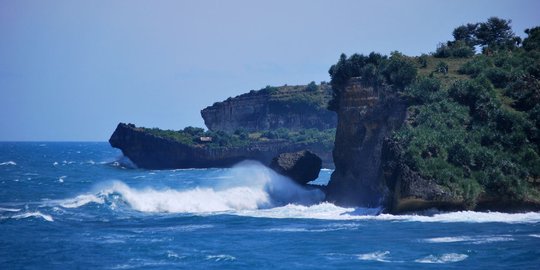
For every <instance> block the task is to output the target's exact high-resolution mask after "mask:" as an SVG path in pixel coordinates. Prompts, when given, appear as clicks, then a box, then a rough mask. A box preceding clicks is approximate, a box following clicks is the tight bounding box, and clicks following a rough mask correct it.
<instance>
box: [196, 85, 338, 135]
mask: <svg viewBox="0 0 540 270" xmlns="http://www.w3.org/2000/svg"><path fill="white" fill-rule="evenodd" d="M330 98H331V88H330V86H329V85H327V84H322V85H319V86H313V87H308V86H282V87H267V88H265V89H262V90H259V91H254V90H252V91H251V92H249V93H246V94H243V95H240V96H237V97H234V98H229V99H227V100H225V101H222V102H216V103H214V105H212V106H209V107H206V108H205V109H203V110H202V111H201V116H202V117H203V119H204V124H205V125H206V126H207V127H208V129H210V130H212V131H219V130H221V131H225V132H230V133H232V132H234V131H236V130H238V129H242V130H246V131H260V130H275V129H278V128H286V129H290V130H301V129H309V128H315V129H319V130H325V129H330V128H335V127H336V122H337V119H336V114H335V113H334V112H331V111H328V110H327V109H326V104H327V103H328V100H329V99H330Z"/></svg>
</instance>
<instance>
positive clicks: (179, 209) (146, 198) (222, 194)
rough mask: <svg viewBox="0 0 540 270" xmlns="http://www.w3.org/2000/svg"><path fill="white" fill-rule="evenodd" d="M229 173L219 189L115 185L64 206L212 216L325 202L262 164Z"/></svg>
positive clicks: (244, 165) (319, 194)
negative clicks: (104, 206) (105, 206)
mask: <svg viewBox="0 0 540 270" xmlns="http://www.w3.org/2000/svg"><path fill="white" fill-rule="evenodd" d="M229 173H230V174H231V175H230V177H228V178H230V179H228V180H227V181H223V182H221V183H220V184H218V185H217V186H215V187H196V188H193V189H187V190H176V189H163V190H157V189H153V188H144V189H136V188H132V187H130V186H128V185H127V184H125V183H123V182H120V181H114V182H111V183H108V184H105V187H104V188H102V189H101V190H100V191H99V192H97V193H95V194H83V195H79V196H77V197H75V198H72V199H67V200H63V201H61V202H60V206H62V207H65V208H77V207H81V206H84V205H87V204H89V203H97V204H103V203H107V202H110V203H111V205H114V206H116V203H115V201H114V200H115V199H117V198H119V199H120V200H121V201H123V202H125V203H127V204H128V205H129V206H130V207H131V208H132V209H134V210H137V211H141V212H166V213H212V212H227V211H241V210H256V209H266V208H271V207H275V206H280V205H285V204H288V203H294V204H298V205H302V204H306V205H309V204H314V203H318V202H320V201H321V200H322V199H324V194H323V193H322V192H321V191H320V190H317V189H305V188H303V187H300V186H298V185H297V184H295V183H294V182H292V181H291V180H290V179H288V178H286V177H283V176H281V175H278V174H276V173H274V172H273V171H271V170H270V169H268V168H266V167H264V166H262V165H260V164H259V163H254V162H243V163H241V164H239V165H238V166H236V167H234V168H233V169H232V170H230V172H229Z"/></svg>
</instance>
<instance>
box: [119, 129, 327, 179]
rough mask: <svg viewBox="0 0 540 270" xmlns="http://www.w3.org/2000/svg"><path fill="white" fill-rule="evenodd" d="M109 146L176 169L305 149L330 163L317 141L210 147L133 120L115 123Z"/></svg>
mask: <svg viewBox="0 0 540 270" xmlns="http://www.w3.org/2000/svg"><path fill="white" fill-rule="evenodd" d="M109 143H110V144H111V146H113V147H115V148H119V149H120V150H122V153H123V154H124V156H126V157H128V158H129V159H130V160H131V161H132V162H133V163H135V164H136V165H137V166H138V167H140V168H145V169H176V168H209V167H230V166H232V165H234V164H236V163H238V162H240V161H242V160H246V159H250V160H257V161H260V162H261V163H263V164H269V163H270V161H271V160H272V158H273V157H275V156H277V155H279V154H281V153H285V152H296V151H300V150H304V149H308V150H310V151H312V152H313V153H316V154H317V155H319V156H320V157H321V158H322V159H323V165H325V166H329V167H330V166H332V157H331V156H330V155H329V154H328V153H329V151H328V150H327V149H325V147H324V146H323V145H321V144H319V143H311V144H306V143H292V142H289V141H280V140H276V141H267V142H257V143H251V144H249V145H247V146H242V147H209V146H205V145H203V144H191V145H188V144H185V143H181V142H179V141H176V140H173V139H170V138H163V137H159V136H155V135H152V134H150V133H148V132H146V131H145V130H144V129H142V128H137V127H136V126H134V125H132V124H124V123H120V124H118V126H117V128H116V130H115V131H114V133H113V134H112V136H111V138H110V139H109Z"/></svg>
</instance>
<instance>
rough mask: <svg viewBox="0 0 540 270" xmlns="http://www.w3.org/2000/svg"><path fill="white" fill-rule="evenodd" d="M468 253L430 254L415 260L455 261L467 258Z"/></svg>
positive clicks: (433, 261)
mask: <svg viewBox="0 0 540 270" xmlns="http://www.w3.org/2000/svg"><path fill="white" fill-rule="evenodd" d="M467 257H469V256H467V255H466V254H459V253H445V254H442V255H440V256H435V255H429V256H427V257H424V258H420V259H416V260H414V261H415V262H417V263H454V262H460V261H463V260H465V259H467Z"/></svg>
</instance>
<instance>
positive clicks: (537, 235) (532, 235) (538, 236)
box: [529, 233, 540, 238]
mask: <svg viewBox="0 0 540 270" xmlns="http://www.w3.org/2000/svg"><path fill="white" fill-rule="evenodd" d="M529 236H530V237H535V238H540V234H535V233H533V234H529Z"/></svg>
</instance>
